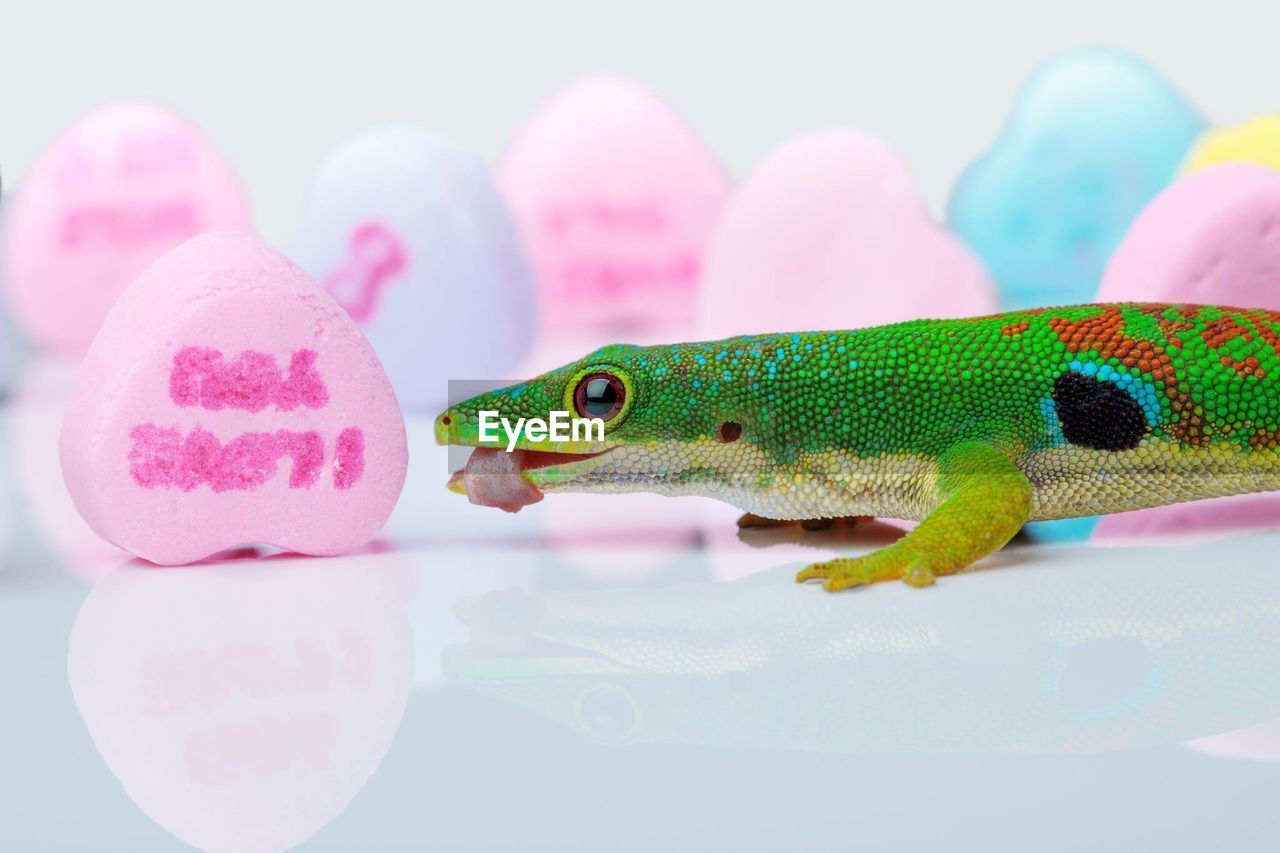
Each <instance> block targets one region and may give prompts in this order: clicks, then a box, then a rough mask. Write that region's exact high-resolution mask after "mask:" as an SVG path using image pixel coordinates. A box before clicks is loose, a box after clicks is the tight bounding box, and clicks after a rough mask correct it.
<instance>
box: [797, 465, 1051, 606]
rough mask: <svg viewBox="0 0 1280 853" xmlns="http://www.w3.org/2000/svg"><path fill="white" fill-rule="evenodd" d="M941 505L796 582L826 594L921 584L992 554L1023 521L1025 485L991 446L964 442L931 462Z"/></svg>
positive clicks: (1026, 509)
mask: <svg viewBox="0 0 1280 853" xmlns="http://www.w3.org/2000/svg"><path fill="white" fill-rule="evenodd" d="M938 492H939V497H940V499H941V501H940V503H939V504H938V506H937V508H936V509H934V511H933V512H931V513H929V515H928V516H927V517H925V519H924V520H923V521H921V522H920V524H919V526H918V527H916V529H915V530H913V531H911V532H910V533H908V534H907V535H906V536H904V537H903V538H902V539H899V540H898V541H897V542H895V543H893V544H892V545H889V546H887V547H885V548H881V549H880V550H878V551H873V552H871V553H870V554H867V555H866V556H863V557H838V558H836V559H834V560H828V561H826V562H824V563H815V564H814V565H812V566H809V567H808V568H807V569H805V570H804V571H802V572H800V573H799V574H798V575H797V576H796V581H797V582H804V581H808V580H822V581H823V587H824V588H825V589H826V590H827V591H828V592H835V591H837V590H841V589H848V588H849V587H854V586H862V585H864V584H870V583H876V582H877V581H885V580H896V579H901V580H904V581H906V582H907V583H909V584H911V585H912V586H917V587H921V586H928V585H929V584H931V583H933V582H934V579H935V578H936V577H937V576H939V575H950V574H954V573H956V572H958V571H960V570H961V569H963V568H964V567H965V566H968V565H969V564H971V563H973V562H974V561H976V560H979V559H981V558H983V557H985V556H987V555H988V554H990V553H992V552H994V551H997V550H999V549H1000V548H1002V547H1003V546H1004V545H1005V543H1007V542H1008V541H1009V540H1010V539H1012V538H1013V537H1014V535H1015V534H1016V533H1017V532H1018V531H1019V530H1020V529H1021V528H1022V525H1023V524H1025V523H1026V521H1027V517H1028V515H1029V514H1030V511H1031V483H1030V482H1029V481H1028V480H1027V478H1026V475H1024V474H1023V473H1022V472H1021V471H1019V470H1018V468H1017V466H1015V465H1014V464H1013V462H1012V460H1010V459H1009V457H1008V456H1006V455H1005V454H1004V453H1001V452H1000V451H999V450H997V449H996V448H994V447H991V446H990V445H987V444H980V443H974V442H969V443H964V444H959V445H956V446H955V447H953V448H951V449H950V450H948V451H947V452H946V453H944V454H943V455H942V457H941V458H940V459H939V460H938Z"/></svg>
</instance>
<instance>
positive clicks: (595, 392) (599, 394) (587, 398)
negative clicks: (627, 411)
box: [573, 373, 627, 421]
mask: <svg viewBox="0 0 1280 853" xmlns="http://www.w3.org/2000/svg"><path fill="white" fill-rule="evenodd" d="M626 396H627V389H626V386H625V385H623V384H622V380H621V379H619V378H618V377H616V376H614V375H613V374H612V373H592V374H589V375H587V376H584V377H582V379H581V380H579V382H578V387H577V388H575V389H574V392H573V407H574V408H575V409H577V410H578V414H579V415H581V416H582V417H584V418H599V419H600V420H602V421H608V420H612V419H613V418H614V417H616V416H617V414H618V412H620V411H622V403H623V401H624V400H625V399H626Z"/></svg>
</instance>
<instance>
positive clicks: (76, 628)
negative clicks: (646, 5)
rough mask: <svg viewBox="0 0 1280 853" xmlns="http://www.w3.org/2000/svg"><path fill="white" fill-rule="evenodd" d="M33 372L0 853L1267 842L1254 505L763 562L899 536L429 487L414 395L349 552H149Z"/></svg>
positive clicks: (7, 483) (12, 604) (1278, 652)
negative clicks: (815, 569)
mask: <svg viewBox="0 0 1280 853" xmlns="http://www.w3.org/2000/svg"><path fill="white" fill-rule="evenodd" d="M30 375H35V376H37V377H39V378H40V382H39V384H38V385H30V384H29V385H27V386H26V388H27V390H26V391H23V389H22V387H20V388H19V391H18V392H17V393H15V395H14V396H13V397H12V398H11V399H10V401H9V402H8V403H7V404H6V405H5V406H4V408H3V409H0V478H2V479H0V508H3V510H4V515H3V518H0V660H2V661H3V665H2V666H0V673H2V674H3V677H4V682H5V683H4V691H3V694H2V696H3V701H2V702H0V768H3V769H0V849H3V850H88V849H111V850H116V849H119V850H130V851H145V850H182V849H186V844H190V845H194V846H197V847H199V848H201V849H206V850H231V851H270V850H281V849H287V848H289V847H291V846H293V845H297V846H298V849H301V850H395V849H412V850H443V851H454V850H584V851H585V850H592V851H598V850H610V851H613V850H622V851H629V850H637V851H639V850H646V851H648V850H655V849H670V850H699V851H702V850H732V851H740V850H762V851H764V850H781V849H788V850H809V849H850V848H853V849H869V850H878V849H894V850H916V849H920V850H924V849H928V850H991V849H1027V850H1030V849H1037V850H1040V849H1043V850H1063V851H1068V850H1071V851H1074V850H1081V849H1090V850H1117V851H1121V850H1126V851H1127V850H1139V849H1141V850H1155V849H1160V850H1222V849H1232V850H1272V849H1274V844H1275V841H1274V839H1275V838H1276V837H1277V831H1278V830H1280V818H1277V817H1276V810H1275V808H1274V792H1275V791H1276V790H1277V786H1278V785H1280V765H1278V764H1276V763H1275V762H1276V761H1277V760H1280V734H1277V731H1278V730H1280V729H1278V726H1280V723H1277V722H1276V721H1277V720H1280V566H1277V565H1276V560H1275V554H1276V553H1277V552H1278V551H1280V533H1256V534H1250V535H1246V536H1238V537H1233V538H1228V539H1221V540H1217V541H1208V542H1200V543H1195V544H1188V545H1173V544H1166V545H1151V546H1145V547H1140V548H1138V547H1135V548H1089V547H1084V546H1055V547H1047V546H1040V545H1035V544H1031V543H1017V544H1016V545H1015V546H1014V547H1012V548H1011V549H1009V550H1008V551H1006V552H1005V553H1002V554H1001V555H998V556H997V557H995V558H993V559H991V560H989V561H988V562H987V568H988V569H989V570H983V571H977V572H973V573H971V574H966V575H962V576H959V577H955V578H945V579H943V580H942V581H940V582H939V583H938V585H937V586H935V587H933V588H930V589H927V590H914V589H909V588H907V587H905V586H903V585H897V584H891V585H882V586H877V587H874V588H870V589H866V590H860V591H855V592H851V593H846V594H841V595H836V596H831V595H827V594H824V593H823V592H822V591H821V589H819V588H816V587H800V586H796V585H795V584H793V583H792V582H791V576H792V574H793V572H794V571H795V569H796V568H797V567H798V566H800V565H801V564H803V563H804V562H806V561H809V560H813V559H821V558H823V557H824V556H826V555H829V554H832V553H836V552H848V553H856V552H859V551H862V550H865V549H867V548H870V547H873V546H874V545H876V544H881V543H883V542H885V541H889V540H892V539H893V538H894V537H895V536H897V535H899V532H898V531H897V530H896V529H895V528H893V527H892V526H889V525H886V524H875V525H871V526H869V527H867V528H865V529H862V530H860V531H855V532H853V533H846V532H841V531H831V532H824V533H799V532H796V531H788V532H781V533H777V532H773V533H770V532H766V533H756V534H752V535H744V536H739V534H738V533H737V531H736V530H735V529H734V527H733V525H732V519H733V518H734V515H735V514H734V513H733V511H731V510H729V509H727V508H724V507H720V506H717V505H715V504H711V503H705V502H701V501H695V500H665V499H661V498H654V497H649V496H631V497H617V498H613V497H599V498H594V497H590V498H584V497H564V498H554V497H553V498H548V499H547V500H546V501H544V502H543V503H541V504H538V505H536V506H533V507H530V508H528V509H527V510H525V511H524V512H522V513H520V514H519V515H517V516H508V515H504V514H501V513H497V512H494V511H491V510H484V509H480V508H475V507H472V506H470V505H469V504H467V503H466V501H465V500H463V499H461V498H459V497H457V496H455V495H452V494H449V493H447V492H445V490H444V488H443V483H444V480H445V477H446V475H447V467H448V465H447V461H446V458H445V457H446V454H445V453H444V451H443V450H442V449H440V448H436V447H434V446H432V445H431V444H430V435H429V433H428V429H427V427H428V426H429V425H428V424H427V422H426V421H425V420H423V421H417V420H415V421H413V422H411V423H410V436H411V442H412V456H413V461H412V468H411V472H410V478H409V483H408V485H407V487H406V490H405V494H404V497H403V499H402V501H401V503H400V506H399V507H398V508H397V510H396V513H395V515H394V516H393V518H392V520H391V522H390V524H389V525H388V527H387V531H386V535H385V536H384V537H383V538H382V539H381V540H379V541H378V542H376V543H374V544H373V545H372V546H370V547H369V548H368V549H366V550H365V552H364V553H361V554H357V555H353V556H349V557H344V558H336V559H327V560H320V559H307V558H301V557H295V556H291V555H277V554H273V553H269V552H267V551H265V550H262V549H258V550H255V549H245V550H243V551H240V552H237V553H232V554H227V555H223V556H222V557H221V558H220V559H218V560H214V561H209V562H207V563H205V564H202V565H199V566H193V567H187V568H179V569H157V568H154V567H151V566H148V565H145V564H141V563H138V562H136V561H130V560H129V558H128V557H127V555H123V554H120V553H118V552H115V551H114V550H113V549H111V548H109V547H108V546H105V545H103V544H101V543H98V542H97V541H96V540H95V539H94V538H93V537H92V534H91V533H89V532H88V531H87V530H86V529H84V527H83V524H82V523H81V522H80V521H79V519H78V517H77V516H76V515H75V514H74V511H71V512H68V510H69V509H70V505H69V503H67V502H66V501H65V495H63V494H62V493H61V479H60V476H59V474H58V470H57V464H56V457H55V447H56V442H55V441H54V440H53V437H54V436H55V435H56V424H57V410H58V405H59V403H58V394H57V393H56V388H57V384H58V383H57V376H58V372H57V370H54V369H52V368H50V369H46V370H42V371H41V372H39V373H36V374H29V376H30ZM37 392H38V393H37ZM1186 741H1194V743H1192V744H1191V745H1190V746H1187V745H1184V742H1186ZM184 842H185V844H184Z"/></svg>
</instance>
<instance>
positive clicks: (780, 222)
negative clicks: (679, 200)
mask: <svg viewBox="0 0 1280 853" xmlns="http://www.w3.org/2000/svg"><path fill="white" fill-rule="evenodd" d="M702 287H703V293H702V300H701V309H702V310H701V314H702V316H701V322H700V325H701V328H700V336H702V337H707V338H721V337H729V336H731V335H741V334H761V333H767V332H778V331H781V332H788V331H791V332H794V331H805V330H809V329H843V328H855V327H858V326H875V325H879V324H881V323H892V322H896V321H899V320H909V319H914V318H918V317H924V316H930V317H963V316H966V315H973V314H986V313H990V312H992V311H994V310H995V306H996V299H995V292H994V290H993V289H992V286H991V282H990V280H989V279H988V278H987V274H986V271H985V270H984V269H983V266H982V264H981V262H980V261H979V260H978V259H977V258H976V257H975V256H974V255H973V253H972V252H971V251H969V249H968V248H967V247H966V246H965V245H964V243H962V242H961V241H959V240H957V239H956V238H955V237H953V236H952V235H951V234H949V233H948V232H947V231H946V229H944V228H943V227H941V226H940V225H939V224H938V223H937V222H935V221H934V219H933V218H932V217H931V216H930V215H929V212H928V211H927V210H926V208H925V205H924V202H923V200H922V199H921V198H920V194H919V192H918V191H917V189H916V187H915V184H914V182H913V181H912V179H911V175H910V172H909V171H908V169H907V165H906V163H905V162H903V160H902V158H901V157H899V156H898V155H897V154H896V153H895V152H894V151H893V150H892V149H890V148H889V147H888V146H887V145H885V144H884V143H882V142H880V141H879V140H877V139H875V138H873V137H871V136H868V135H866V134H864V133H861V132H858V131H852V130H850V131H833V132H829V133H819V134H813V135H810V136H805V137H802V138H800V139H797V140H795V141H793V142H790V143H788V144H787V145H784V146H783V147H782V148H780V149H778V150H777V151H775V152H774V153H773V154H771V155H769V156H768V157H767V158H765V160H764V161H763V162H762V163H761V164H760V165H759V166H758V167H757V168H756V170H755V171H754V172H753V173H752V174H751V176H750V178H748V179H747V181H746V182H745V183H744V184H743V185H742V186H741V187H740V188H739V189H738V191H737V192H736V193H735V194H734V196H733V199H732V201H730V203H729V205H728V207H727V208H726V209H725V212H724V215H723V216H722V217H721V218H720V223H719V225H718V226H717V228H716V231H715V234H714V236H713V237H712V240H711V245H710V247H709V248H708V250H707V262H706V270H705V274H704V277H703V282H702Z"/></svg>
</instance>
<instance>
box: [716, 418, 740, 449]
mask: <svg viewBox="0 0 1280 853" xmlns="http://www.w3.org/2000/svg"><path fill="white" fill-rule="evenodd" d="M741 437H742V424H739V423H734V422H733V421H725V422H724V423H722V424H720V440H721V441H723V442H724V443H725V444H728V443H730V442H732V441H737V440H738V439H739V438H741Z"/></svg>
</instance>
